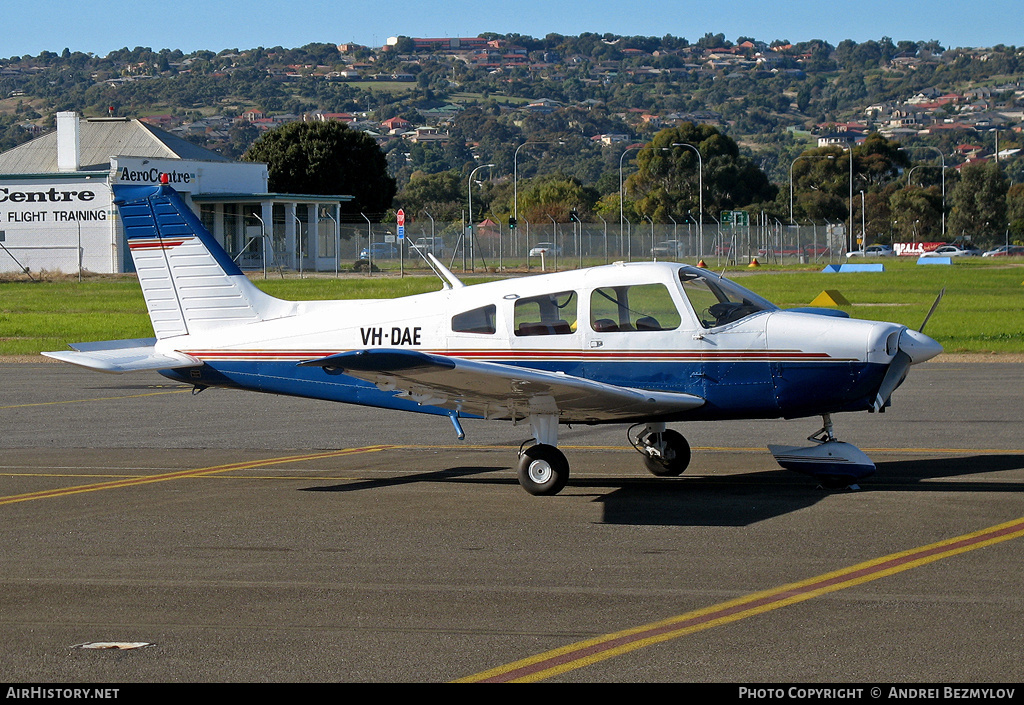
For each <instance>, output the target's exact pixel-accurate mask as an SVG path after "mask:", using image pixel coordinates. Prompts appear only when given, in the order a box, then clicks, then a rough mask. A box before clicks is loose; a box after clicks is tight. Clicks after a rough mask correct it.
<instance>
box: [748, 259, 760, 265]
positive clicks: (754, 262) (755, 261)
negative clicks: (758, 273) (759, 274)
mask: <svg viewBox="0 0 1024 705" xmlns="http://www.w3.org/2000/svg"><path fill="white" fill-rule="evenodd" d="M747 266H748V267H760V266H761V263H760V262H758V261H757V257H755V258H754V259H752V260H750V264H748V265H747Z"/></svg>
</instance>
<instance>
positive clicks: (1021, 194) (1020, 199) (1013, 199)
mask: <svg viewBox="0 0 1024 705" xmlns="http://www.w3.org/2000/svg"><path fill="white" fill-rule="evenodd" d="M1006 217H1007V220H1009V226H1010V234H1011V235H1013V236H1014V238H1015V239H1017V240H1021V239H1024V184H1014V185H1013V186H1011V187H1010V188H1009V189H1008V190H1007V192H1006Z"/></svg>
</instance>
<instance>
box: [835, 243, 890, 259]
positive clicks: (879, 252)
mask: <svg viewBox="0 0 1024 705" xmlns="http://www.w3.org/2000/svg"><path fill="white" fill-rule="evenodd" d="M895 256H896V253H895V252H894V251H893V249H892V248H891V247H889V246H888V245H868V246H867V247H865V248H864V249H863V250H853V251H852V252H847V253H846V258H847V259H851V258H853V257H895Z"/></svg>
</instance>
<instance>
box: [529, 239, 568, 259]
mask: <svg viewBox="0 0 1024 705" xmlns="http://www.w3.org/2000/svg"><path fill="white" fill-rule="evenodd" d="M552 254H553V255H555V256H556V257H558V256H559V255H561V254H562V248H561V247H555V245H554V244H553V243H550V242H538V243H537V245H536V247H532V248H530V257H540V256H541V255H544V256H545V257H548V256H549V255H552Z"/></svg>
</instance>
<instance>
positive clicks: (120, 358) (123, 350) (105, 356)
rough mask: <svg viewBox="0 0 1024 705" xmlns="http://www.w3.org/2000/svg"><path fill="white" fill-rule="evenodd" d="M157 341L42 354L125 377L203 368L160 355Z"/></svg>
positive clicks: (111, 342)
mask: <svg viewBox="0 0 1024 705" xmlns="http://www.w3.org/2000/svg"><path fill="white" fill-rule="evenodd" d="M155 343H156V339H155V338H144V339H136V340H107V341H104V342H100V343H75V344H73V345H71V346H70V347H71V348H72V349H71V350H70V351H68V350H58V351H54V352H44V353H42V354H43V355H45V356H46V357H49V358H53V359H54V360H60V361H61V362H69V363H71V364H72V365H78V366H79V367H85V368H88V369H90V370H96V371H98V372H108V373H111V374H122V373H125V372H141V371H147V370H173V369H179V368H182V367H200V366H202V364H203V363H202V362H201V361H200V360H197V359H196V358H194V357H191V356H190V355H186V354H184V353H180V352H174V351H170V352H157V350H156V347H155Z"/></svg>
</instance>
